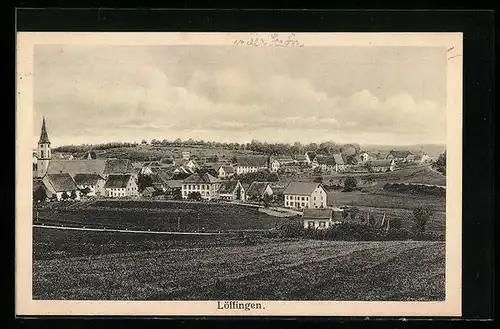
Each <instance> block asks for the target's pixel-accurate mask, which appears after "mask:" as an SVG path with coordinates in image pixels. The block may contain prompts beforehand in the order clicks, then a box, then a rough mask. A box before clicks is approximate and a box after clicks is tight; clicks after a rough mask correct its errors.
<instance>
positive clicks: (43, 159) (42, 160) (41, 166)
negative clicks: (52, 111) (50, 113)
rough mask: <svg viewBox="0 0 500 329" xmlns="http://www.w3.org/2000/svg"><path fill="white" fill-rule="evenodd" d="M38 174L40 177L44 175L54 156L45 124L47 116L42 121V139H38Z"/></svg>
mask: <svg viewBox="0 0 500 329" xmlns="http://www.w3.org/2000/svg"><path fill="white" fill-rule="evenodd" d="M37 157H38V159H37V174H38V177H43V176H44V175H45V173H46V172H47V168H48V167H49V162H50V159H51V158H52V154H51V150H50V141H49V135H48V134H47V127H46V125H45V116H44V117H43V121H42V131H41V133H40V140H39V141H38V152H37Z"/></svg>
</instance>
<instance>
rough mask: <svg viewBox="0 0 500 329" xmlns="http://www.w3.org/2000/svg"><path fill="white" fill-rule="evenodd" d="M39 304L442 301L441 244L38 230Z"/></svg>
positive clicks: (36, 294)
mask: <svg viewBox="0 0 500 329" xmlns="http://www.w3.org/2000/svg"><path fill="white" fill-rule="evenodd" d="M33 230H34V237H33V238H34V255H33V257H34V260H33V296H34V299H57V300H63V299H76V300H225V299H241V300H244V299H247V300H252V299H253V300H384V301H389V300H394V301H398V300H412V301H416V300H418V301H426V300H444V297H445V256H444V255H445V245H444V242H428V241H384V242H340V241H317V240H305V239H304V240H301V239H268V238H264V237H253V238H250V239H249V238H237V237H233V236H216V237H209V236H204V237H200V236H187V237H178V236H151V235H147V234H133V233H111V232H76V231H65V230H53V229H46V228H37V227H35V228H33Z"/></svg>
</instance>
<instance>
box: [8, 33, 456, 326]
mask: <svg viewBox="0 0 500 329" xmlns="http://www.w3.org/2000/svg"><path fill="white" fill-rule="evenodd" d="M251 38H254V41H255V38H262V39H263V40H267V41H266V42H269V43H268V44H266V45H263V42H260V43H259V44H258V46H283V45H284V43H281V44H280V43H279V42H274V43H275V44H271V43H273V41H272V40H273V39H280V40H284V41H286V40H292V41H293V40H296V41H297V43H294V42H291V43H290V42H289V44H288V46H300V45H303V46H304V47H307V46H325V47H328V46H366V47H373V46H418V47H444V48H446V49H448V50H449V51H448V66H447V97H448V99H447V111H448V113H447V178H446V179H447V181H446V186H447V195H446V299H445V301H443V302H378V301H377V302H358V301H349V302H340V301H256V302H260V303H262V305H265V309H253V310H250V311H244V310H237V309H227V310H217V302H216V301H59V300H58V301H40V300H33V299H32V201H31V200H32V179H31V176H32V168H31V163H32V148H31V146H32V145H31V140H32V132H33V129H32V127H33V79H32V78H33V77H32V72H33V65H32V64H33V48H34V45H35V44H79V45H83V44H89V45H90V44H106V45H193V44H197V45H234V44H235V41H236V42H237V43H238V42H239V41H237V40H244V43H241V42H239V44H238V46H245V43H246V42H247V41H248V40H250V39H251ZM462 42H463V35H462V33H264V32H263V33H183V32H179V33H116V32H113V33H69V32H61V33H60V32H57V33H56V32H54V33H52V32H48V33H46V32H41V33H39V32H34V33H28V32H22V33H17V49H16V59H17V72H16V75H17V89H16V94H17V95H16V96H17V99H16V101H17V102H16V106H17V109H16V255H15V259H16V314H17V315H102V316H105V315H137V316H140V315H148V316H211V315H217V316H397V317H407V316H408V317H409V316H460V315H461V290H462V286H461V281H462V252H461V250H462V214H461V208H462V207H461V205H462ZM254 46H255V45H254Z"/></svg>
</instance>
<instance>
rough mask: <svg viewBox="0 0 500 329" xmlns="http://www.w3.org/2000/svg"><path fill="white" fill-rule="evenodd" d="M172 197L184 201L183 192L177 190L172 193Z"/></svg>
mask: <svg viewBox="0 0 500 329" xmlns="http://www.w3.org/2000/svg"><path fill="white" fill-rule="evenodd" d="M172 197H173V199H174V200H181V199H182V192H181V190H179V189H175V190H174V191H173V192H172Z"/></svg>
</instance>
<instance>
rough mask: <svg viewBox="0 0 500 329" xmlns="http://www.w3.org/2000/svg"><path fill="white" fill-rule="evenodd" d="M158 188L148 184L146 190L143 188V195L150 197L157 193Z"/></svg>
mask: <svg viewBox="0 0 500 329" xmlns="http://www.w3.org/2000/svg"><path fill="white" fill-rule="evenodd" d="M156 193H157V192H156V189H155V188H154V187H153V186H146V188H144V190H142V192H141V195H142V196H143V197H146V198H150V197H152V196H154V195H155V194H156Z"/></svg>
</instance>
